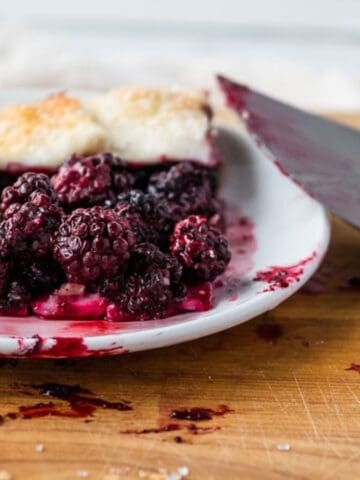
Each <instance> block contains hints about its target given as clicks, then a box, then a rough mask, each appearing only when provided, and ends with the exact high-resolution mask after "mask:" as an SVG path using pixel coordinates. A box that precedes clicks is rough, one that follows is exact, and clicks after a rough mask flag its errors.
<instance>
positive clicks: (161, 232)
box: [114, 190, 170, 245]
mask: <svg viewBox="0 0 360 480" xmlns="http://www.w3.org/2000/svg"><path fill="white" fill-rule="evenodd" d="M114 210H115V212H116V213H117V215H119V217H125V218H127V219H128V220H129V223H130V225H131V228H132V230H133V231H134V233H135V236H136V240H137V243H143V242H149V243H154V244H157V245H160V244H161V245H165V243H166V239H167V238H168V236H169V231H170V221H169V219H168V217H167V215H166V212H165V211H164V209H162V208H161V205H160V206H158V205H157V202H156V200H155V198H154V197H153V196H152V195H150V194H148V193H143V192H142V191H141V190H130V191H129V192H128V193H124V194H122V195H119V197H118V203H117V204H116V206H115V208H114Z"/></svg>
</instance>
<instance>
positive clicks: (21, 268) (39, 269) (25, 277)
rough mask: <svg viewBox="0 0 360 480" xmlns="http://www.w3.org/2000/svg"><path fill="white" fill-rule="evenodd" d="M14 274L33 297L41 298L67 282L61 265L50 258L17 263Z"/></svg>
mask: <svg viewBox="0 0 360 480" xmlns="http://www.w3.org/2000/svg"><path fill="white" fill-rule="evenodd" d="M14 272H16V275H17V277H18V278H19V279H21V283H22V285H23V286H24V288H25V290H26V292H28V293H30V294H31V295H32V297H34V296H35V297H39V296H40V295H42V294H44V293H48V292H51V291H53V290H55V289H56V288H59V287H60V285H61V284H62V283H63V282H64V281H65V277H64V273H63V271H62V269H61V267H60V265H59V264H58V263H57V262H56V261H55V260H54V259H53V258H51V257H50V256H48V257H44V258H39V259H33V260H30V259H29V260H27V261H22V260H20V261H15V268H14Z"/></svg>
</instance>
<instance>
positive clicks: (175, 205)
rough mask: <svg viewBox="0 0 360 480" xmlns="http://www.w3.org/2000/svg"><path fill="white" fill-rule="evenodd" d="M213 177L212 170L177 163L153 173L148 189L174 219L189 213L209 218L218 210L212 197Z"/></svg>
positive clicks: (177, 219)
mask: <svg viewBox="0 0 360 480" xmlns="http://www.w3.org/2000/svg"><path fill="white" fill-rule="evenodd" d="M215 179H216V175H215V173H214V171H213V170H210V169H207V168H205V167H201V166H199V165H196V164H194V163H191V162H180V163H177V164H175V165H174V166H172V167H171V168H170V169H169V170H168V171H162V172H160V173H155V174H153V175H152V176H151V177H150V180H149V185H148V192H149V193H151V194H152V195H154V197H155V198H156V199H157V201H158V202H159V203H160V204H161V205H163V208H165V209H166V210H167V211H168V214H169V217H171V218H172V219H173V220H174V221H175V222H177V221H179V220H181V219H183V218H186V217H188V216H189V215H191V214H198V215H203V216H206V217H211V216H213V215H214V214H216V213H217V212H218V204H217V202H216V199H215V197H214V195H215V191H216V180H215Z"/></svg>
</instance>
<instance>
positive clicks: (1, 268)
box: [0, 258, 10, 297]
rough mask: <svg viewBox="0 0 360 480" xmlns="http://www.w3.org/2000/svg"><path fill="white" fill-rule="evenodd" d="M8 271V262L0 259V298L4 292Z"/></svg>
mask: <svg viewBox="0 0 360 480" xmlns="http://www.w3.org/2000/svg"><path fill="white" fill-rule="evenodd" d="M9 271H10V262H9V260H7V259H4V258H0V297H1V296H2V294H3V293H4V292H5V291H6V286H7V283H8V278H9Z"/></svg>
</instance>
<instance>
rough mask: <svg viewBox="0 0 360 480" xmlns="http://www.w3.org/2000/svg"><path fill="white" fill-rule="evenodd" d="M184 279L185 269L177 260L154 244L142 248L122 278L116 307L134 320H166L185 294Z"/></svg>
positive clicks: (131, 260) (135, 254)
mask: <svg viewBox="0 0 360 480" xmlns="http://www.w3.org/2000/svg"><path fill="white" fill-rule="evenodd" d="M181 278H182V267H181V265H180V263H179V262H178V261H177V259H176V258H175V257H173V256H172V255H169V254H166V253H164V252H162V251H161V250H160V249H159V248H158V247H156V246H155V245H152V244H150V243H142V244H139V245H137V246H136V247H135V248H134V250H133V252H132V254H131V257H130V260H129V264H128V268H127V270H126V273H125V275H124V276H122V277H121V281H120V282H119V291H118V292H117V295H116V297H115V304H116V306H117V308H118V309H119V310H120V311H122V312H125V313H126V314H128V316H129V317H130V318H132V319H136V320H149V319H152V318H161V317H164V316H165V315H166V313H167V308H168V307H169V306H170V305H171V304H173V303H174V302H176V301H179V300H180V299H181V298H183V296H184V294H185V287H184V285H183V284H182V281H181Z"/></svg>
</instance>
